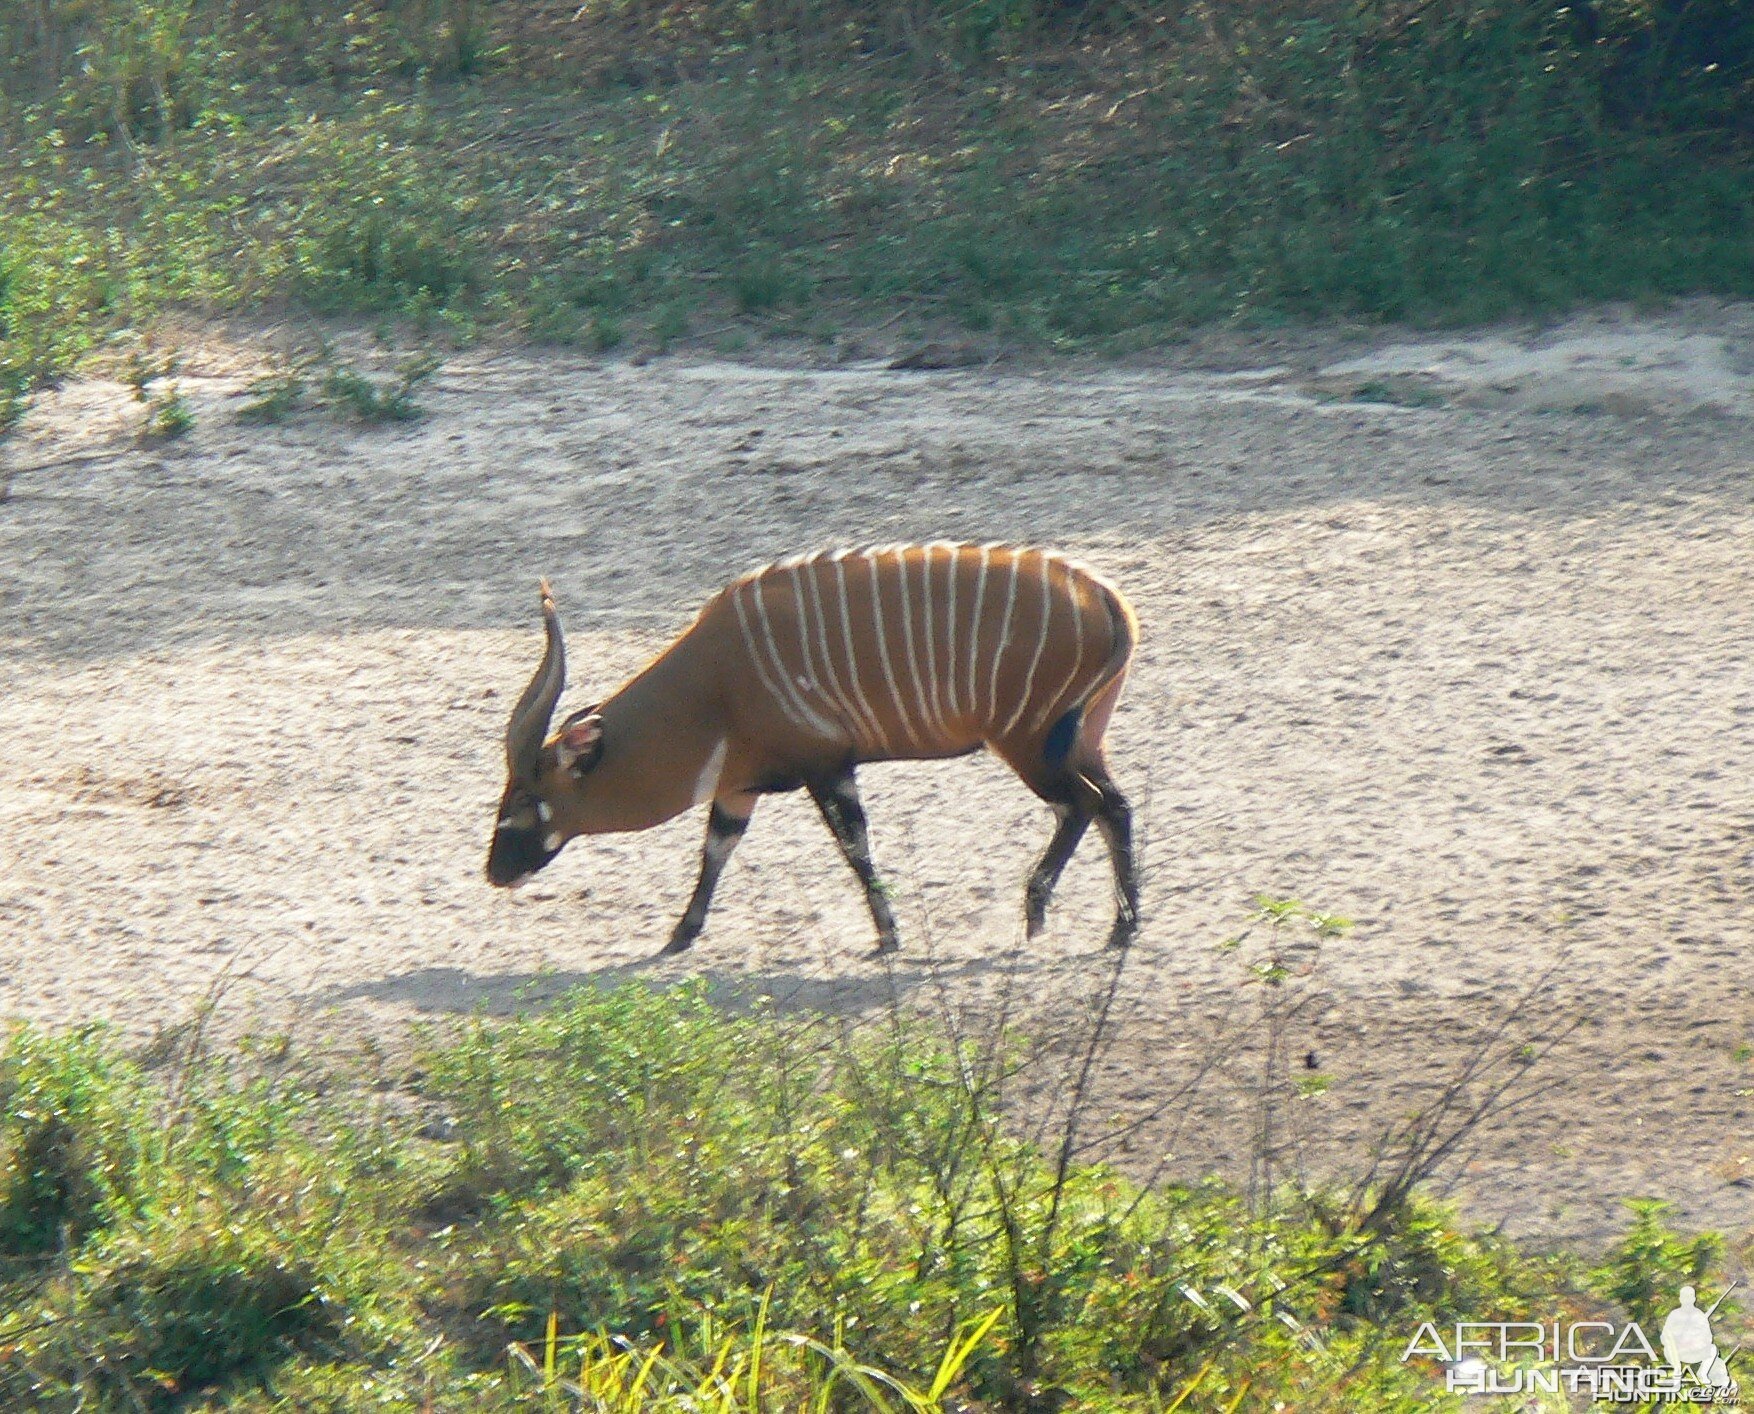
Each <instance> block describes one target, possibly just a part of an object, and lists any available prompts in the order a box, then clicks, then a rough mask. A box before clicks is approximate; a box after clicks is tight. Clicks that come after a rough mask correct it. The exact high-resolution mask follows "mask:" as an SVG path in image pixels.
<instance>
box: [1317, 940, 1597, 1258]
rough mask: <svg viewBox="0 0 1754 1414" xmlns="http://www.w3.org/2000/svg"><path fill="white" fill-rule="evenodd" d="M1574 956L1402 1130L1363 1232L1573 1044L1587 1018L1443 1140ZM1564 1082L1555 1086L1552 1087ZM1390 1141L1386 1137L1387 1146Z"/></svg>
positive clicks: (1540, 983) (1360, 1195)
mask: <svg viewBox="0 0 1754 1414" xmlns="http://www.w3.org/2000/svg"><path fill="white" fill-rule="evenodd" d="M1569 958H1570V955H1569V953H1562V954H1561V955H1560V956H1559V957H1558V958H1557V959H1556V960H1555V961H1554V962H1553V964H1552V965H1551V966H1550V967H1548V968H1547V969H1546V971H1544V972H1542V973H1541V974H1540V976H1538V977H1537V978H1536V979H1535V980H1534V982H1533V983H1531V984H1530V986H1529V987H1528V988H1527V989H1526V990H1525V991H1524V992H1523V994H1522V995H1521V996H1520V997H1519V998H1518V999H1517V1001H1516V1003H1515V1004H1514V1005H1513V1006H1512V1007H1511V1008H1510V1009H1509V1010H1508V1011H1507V1012H1506V1013H1505V1014H1504V1015H1503V1016H1502V1017H1501V1018H1500V1019H1499V1020H1498V1022H1497V1023H1496V1024H1494V1025H1493V1026H1492V1027H1491V1028H1489V1029H1488V1031H1487V1032H1486V1035H1485V1036H1484V1038H1483V1039H1482V1040H1481V1042H1480V1044H1479V1045H1478V1046H1477V1047H1476V1048H1475V1049H1474V1051H1473V1053H1472V1054H1471V1055H1470V1056H1469V1057H1468V1059H1467V1060H1466V1061H1465V1062H1464V1063H1463V1065H1462V1067H1461V1069H1460V1070H1459V1071H1458V1072H1457V1073H1456V1075H1455V1076H1454V1077H1453V1078H1452V1080H1451V1081H1450V1083H1449V1084H1448V1085H1447V1086H1446V1087H1445V1088H1444V1090H1443V1091H1442V1093H1441V1094H1440V1095H1439V1097H1438V1100H1437V1103H1436V1104H1435V1105H1433V1106H1432V1107H1431V1109H1429V1110H1427V1111H1426V1112H1424V1113H1423V1114H1421V1115H1418V1116H1416V1117H1415V1118H1414V1120H1413V1122H1412V1123H1411V1124H1410V1125H1409V1126H1407V1127H1406V1128H1405V1129H1403V1130H1402V1131H1401V1133H1402V1135H1403V1136H1404V1148H1403V1150H1402V1154H1401V1157H1400V1159H1399V1160H1398V1161H1397V1162H1396V1163H1395V1164H1394V1165H1393V1166H1392V1176H1391V1177H1390V1179H1389V1180H1388V1183H1387V1184H1386V1185H1385V1187H1384V1188H1383V1189H1382V1191H1381V1193H1380V1194H1379V1196H1378V1199H1377V1201H1376V1202H1375V1203H1374V1204H1373V1205H1372V1206H1371V1208H1370V1210H1369V1211H1368V1212H1367V1213H1365V1214H1364V1216H1363V1217H1362V1218H1361V1219H1360V1221H1359V1225H1360V1227H1361V1228H1374V1227H1375V1226H1378V1225H1380V1224H1381V1223H1383V1222H1385V1221H1386V1220H1387V1218H1388V1217H1389V1216H1390V1214H1391V1213H1392V1212H1393V1211H1394V1210H1395V1209H1396V1208H1397V1207H1398V1206H1399V1205H1400V1204H1401V1203H1403V1202H1404V1201H1405V1200H1406V1197H1407V1195H1408V1194H1409V1193H1410V1192H1411V1191H1412V1189H1413V1187H1414V1186H1415V1185H1416V1184H1418V1183H1420V1182H1422V1181H1423V1180H1424V1179H1426V1178H1428V1177H1430V1175H1431V1174H1432V1173H1433V1172H1434V1171H1435V1169H1436V1167H1437V1165H1438V1164H1439V1163H1441V1162H1442V1161H1443V1160H1444V1159H1445V1158H1446V1157H1448V1156H1449V1154H1451V1153H1452V1152H1454V1150H1455V1149H1456V1147H1457V1146H1458V1145H1459V1144H1461V1143H1462V1142H1463V1140H1465V1139H1466V1138H1467V1137H1468V1135H1470V1134H1471V1133H1472V1132H1473V1131H1474V1130H1475V1129H1476V1128H1478V1126H1479V1125H1480V1123H1481V1122H1482V1121H1483V1120H1484V1119H1485V1118H1486V1116H1487V1115H1488V1114H1489V1113H1490V1112H1491V1111H1492V1110H1493V1109H1495V1108H1497V1107H1498V1105H1499V1101H1500V1100H1502V1099H1503V1097H1504V1096H1505V1095H1506V1094H1508V1093H1509V1092H1510V1091H1511V1090H1512V1089H1513V1088H1514V1087H1515V1086H1516V1084H1517V1083H1518V1082H1519V1081H1521V1080H1522V1079H1524V1078H1526V1076H1527V1075H1528V1073H1529V1070H1530V1067H1531V1066H1532V1065H1534V1064H1535V1063H1538V1062H1539V1061H1540V1060H1543V1059H1545V1058H1546V1057H1547V1056H1548V1055H1550V1054H1552V1052H1553V1050H1554V1049H1555V1048H1557V1047H1558V1046H1559V1045H1560V1044H1561V1043H1562V1042H1564V1041H1565V1040H1566V1039H1568V1038H1569V1037H1570V1036H1571V1035H1572V1034H1573V1033H1574V1032H1575V1031H1577V1029H1578V1028H1579V1027H1580V1026H1582V1025H1583V1024H1584V1023H1585V1018H1584V1017H1581V1016H1579V1017H1575V1018H1573V1020H1572V1021H1571V1022H1570V1023H1569V1024H1568V1025H1566V1026H1565V1027H1564V1028H1563V1029H1562V1030H1561V1031H1560V1032H1559V1034H1558V1035H1557V1036H1555V1037H1553V1038H1552V1039H1551V1040H1550V1041H1549V1042H1548V1044H1547V1045H1546V1046H1545V1048H1544V1049H1541V1050H1538V1051H1536V1052H1535V1054H1534V1056H1533V1057H1531V1058H1530V1059H1529V1060H1528V1061H1527V1062H1524V1063H1521V1064H1520V1065H1519V1068H1518V1069H1516V1070H1514V1071H1513V1072H1512V1073H1511V1075H1510V1076H1509V1077H1508V1078H1507V1079H1505V1080H1503V1081H1502V1082H1500V1083H1498V1084H1497V1085H1495V1086H1494V1087H1493V1088H1491V1089H1490V1090H1489V1091H1488V1092H1487V1094H1486V1096H1485V1098H1484V1099H1482V1100H1481V1101H1480V1102H1479V1103H1478V1104H1476V1105H1474V1106H1473V1108H1472V1109H1471V1110H1468V1111H1467V1112H1465V1113H1463V1114H1462V1116H1461V1119H1460V1120H1459V1121H1458V1123H1457V1125H1456V1127H1455V1128H1454V1130H1452V1131H1451V1132H1450V1134H1449V1135H1448V1136H1447V1137H1440V1136H1441V1135H1442V1132H1443V1126H1444V1122H1445V1121H1446V1120H1447V1119H1448V1118H1449V1117H1450V1115H1451V1114H1453V1113H1455V1112H1457V1111H1458V1110H1459V1109H1461V1108H1462V1106H1463V1103H1464V1099H1465V1097H1466V1095H1467V1093H1468V1090H1469V1087H1470V1086H1471V1085H1472V1084H1473V1083H1474V1081H1475V1080H1477V1079H1483V1078H1484V1077H1485V1076H1486V1075H1489V1074H1491V1073H1492V1072H1493V1071H1494V1070H1496V1069H1497V1067H1498V1066H1499V1065H1500V1064H1501V1063H1502V1061H1503V1060H1504V1059H1505V1058H1504V1057H1501V1056H1500V1057H1494V1055H1493V1052H1494V1049H1495V1048H1496V1047H1497V1045H1498V1043H1499V1042H1500V1041H1501V1040H1502V1039H1503V1038H1504V1036H1505V1034H1506V1033H1507V1032H1508V1031H1509V1030H1510V1028H1511V1027H1512V1026H1513V1025H1515V1024H1516V1022H1517V1020H1518V1019H1519V1018H1520V1017H1521V1016H1523V1015H1524V1014H1525V1013H1526V1012H1527V1011H1528V1009H1529V1008H1530V1006H1531V1005H1532V1004H1533V1003H1534V1002H1535V1000H1536V999H1537V998H1538V997H1541V996H1543V995H1545V994H1546V993H1547V992H1548V991H1550V990H1551V986H1552V982H1553V979H1554V978H1555V977H1556V976H1557V975H1558V974H1559V973H1560V972H1561V970H1562V969H1563V968H1564V967H1565V966H1566V964H1567V962H1568V961H1569ZM1557 1083H1559V1082H1557V1081H1554V1082H1552V1084H1557ZM1550 1088H1551V1085H1547V1086H1542V1087H1540V1089H1539V1090H1538V1091H1536V1092H1534V1093H1544V1092H1545V1090H1547V1089H1550ZM1531 1098H1533V1095H1532V1094H1530V1095H1524V1096H1521V1097H1519V1098H1517V1099H1516V1101H1515V1102H1514V1103H1515V1104H1522V1103H1526V1101H1527V1100H1528V1099H1531ZM1388 1142H1389V1140H1388V1139H1387V1138H1386V1137H1385V1141H1384V1143H1385V1145H1386V1144H1387V1143H1388ZM1378 1167H1379V1166H1378V1164H1377V1163H1376V1162H1373V1163H1372V1165H1371V1167H1370V1169H1369V1170H1368V1171H1367V1172H1366V1174H1365V1176H1364V1177H1363V1178H1362V1179H1361V1180H1360V1182H1359V1184H1357V1185H1355V1186H1354V1189H1353V1197H1352V1200H1351V1201H1352V1205H1353V1206H1354V1208H1355V1209H1356V1208H1357V1207H1358V1206H1359V1205H1360V1204H1362V1202H1363V1200H1364V1194H1365V1191H1366V1190H1367V1188H1368V1186H1369V1184H1370V1183H1371V1182H1373V1181H1374V1179H1375V1177H1376V1174H1377V1172H1378Z"/></svg>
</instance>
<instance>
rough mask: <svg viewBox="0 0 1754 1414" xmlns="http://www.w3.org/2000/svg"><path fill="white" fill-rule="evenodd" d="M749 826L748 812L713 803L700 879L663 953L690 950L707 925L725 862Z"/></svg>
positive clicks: (708, 821)
mask: <svg viewBox="0 0 1754 1414" xmlns="http://www.w3.org/2000/svg"><path fill="white" fill-rule="evenodd" d="M748 828H749V817H748V816H747V815H733V814H731V812H730V811H728V810H726V809H725V808H724V807H723V806H721V805H720V804H719V803H718V802H717V801H714V802H713V808H712V811H711V813H709V814H708V815H707V819H706V844H705V846H703V847H702V849H701V852H700V882H699V883H697V884H696V885H695V886H694V897H693V898H691V899H689V900H688V908H687V911H686V912H684V913H683V915H682V921H681V922H679V923H678V924H677V925H676V930H675V931H674V932H673V933H671V934H670V941H669V942H667V943H665V944H664V950H663V952H662V953H660V954H659V955H660V956H662V957H669V956H671V955H673V954H675V953H679V952H687V951H688V950H689V948H691V947H693V946H694V940H695V939H696V938H698V937H699V936H700V930H701V929H702V928H703V927H705V926H706V911H707V909H708V908H709V907H710V906H711V904H712V901H713V889H714V888H715V887H717V885H718V882H719V875H720V874H721V873H723V872H724V868H725V861H726V860H728V859H729V858H730V857H731V851H732V850H734V849H736V848H737V841H738V840H740V839H742V838H743V832H744V831H745V830H747V829H748Z"/></svg>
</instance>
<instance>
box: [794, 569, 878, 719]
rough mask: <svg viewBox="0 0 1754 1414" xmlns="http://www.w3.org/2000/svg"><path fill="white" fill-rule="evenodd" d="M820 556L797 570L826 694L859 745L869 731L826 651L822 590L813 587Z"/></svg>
mask: <svg viewBox="0 0 1754 1414" xmlns="http://www.w3.org/2000/svg"><path fill="white" fill-rule="evenodd" d="M821 558H822V557H821V555H820V554H816V555H812V556H811V557H810V558H809V559H808V560H806V561H805V562H804V567H803V570H802V571H800V573H801V574H803V576H804V585H805V588H806V589H808V590H809V592H810V607H811V609H812V610H813V611H814V613H815V616H816V646H817V649H818V650H819V658H820V661H821V663H822V673H823V676H824V677H825V678H827V680H828V681H827V683H826V684H825V687H826V689H827V691H828V695H829V696H830V697H832V698H833V699H834V703H835V706H836V707H837V708H839V709H840V713H841V716H842V718H843V719H844V720H848V721H850V722H851V724H852V731H851V732H850V733H849V735H851V736H852V737H853V739H854V743H855V744H859V742H860V739H861V738H863V739H864V740H865V741H869V740H871V736H870V731H869V727H868V724H867V723H866V721H865V719H864V718H863V717H861V716H860V715H859V712H858V709H857V708H856V707H855V706H854V705H853V702H852V698H851V697H850V696H849V694H848V693H847V690H846V688H845V687H843V686H842V685H841V680H840V672H839V670H838V669H837V668H836V667H835V666H834V655H833V654H832V653H830V652H829V651H828V615H827V614H825V613H824V612H823V610H822V593H821V590H820V589H819V588H818V587H817V584H816V573H815V571H816V565H817V562H818V561H819V560H820V559H821ZM805 632H806V634H808V632H809V629H808V620H806V628H805Z"/></svg>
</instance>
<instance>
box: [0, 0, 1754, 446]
mask: <svg viewBox="0 0 1754 1414" xmlns="http://www.w3.org/2000/svg"><path fill="white" fill-rule="evenodd" d="M1751 113H1754V15H1751V13H1750V12H1749V11H1748V9H1747V7H1745V6H1743V5H1740V4H1739V3H1737V0H1691V2H1690V3H1685V4H1683V3H1679V2H1678V0H1594V2H1593V3H1583V4H1572V5H1567V6H1555V5H1552V4H1543V3H1534V2H1533V0H1468V3H1464V4H1456V5H1444V6H1431V5H1417V4H1412V3H1407V0H1366V3H1362V4H1355V3H1350V0H1347V3H1340V0H1288V2H1287V3H1280V4H1272V5H1241V4H1231V3H1217V2H1216V0H1214V3H1201V4H1191V5H1185V6H1174V7H1155V6H1140V5H1134V4H1127V3H1123V0H1072V3H1067V0H976V3H973V4H970V3H967V2H966V0H956V2H955V3H951V0H909V3H905V4H897V5H884V6H856V5H851V4H847V3H845V0H799V3H795V4H789V5H785V6H779V5H772V4H766V3H763V4H740V3H738V4H733V3H730V0H694V3H686V2H685V0H591V3H587V4H585V5H583V6H580V5H578V4H576V3H568V4H557V3H549V0H502V3H497V4H488V3H486V0H365V2H364V3H348V4H342V3H340V0H314V2H313V3H309V4H291V3H276V4H269V5H242V4H237V3H234V0H20V3H17V4H13V5H9V6H7V7H5V9H4V13H0V144H3V145H4V150H5V151H6V153H7V154H8V155H7V157H6V158H5V159H4V162H3V163H0V422H4V421H5V420H6V419H7V418H9V417H13V416H16V414H17V412H18V410H19V409H20V408H21V407H22V404H23V400H24V399H25V397H26V396H27V395H28V392H29V390H30V389H31V388H32V387H33V386H35V385H36V384H37V383H38V382H40V381H41V380H42V379H43V378H45V377H52V376H54V374H55V373H56V372H57V371H58V370H60V369H64V368H66V367H68V366H69V365H70V364H71V363H72V362H74V361H75V360H77V359H78V358H80V357H82V356H83V355H84V354H86V353H87V352H89V351H90V350H92V349H93V348H94V347H97V346H99V345H100V344H101V342H102V340H103V339H104V337H105V336H106V334H108V333H109V332H110V331H112V330H115V329H118V328H122V327H129V326H132V327H136V328H139V327H142V326H143V325H145V324H146V323H148V322H149V321H150V320H151V319H152V318H153V316H154V315H155V314H156V313H157V312H158V311H160V310H162V309H164V308H165V307H166V306H168V305H176V306H187V307H193V308H195V309H197V310H206V311H222V310H232V309H239V308H250V307H261V306H272V307H278V308H285V307H287V306H296V307H302V308H305V309H308V310H312V311H317V312H322V313H334V314H349V315H357V314H368V315H371V316H373V317H390V318H392V319H396V320H406V321H409V322H410V323H411V324H412V326H413V327H415V328H416V329H422V330H428V331H434V332H438V333H443V334H447V335H450V336H454V337H468V336H469V335H470V334H472V333H473V332H474V331H475V330H477V329H478V328H479V327H481V325H482V324H483V323H488V324H494V325H510V326H513V327H521V328H522V329H524V330H526V331H527V332H528V333H530V334H531V335H533V336H535V337H538V338H542V339H549V340H557V341H562V342H579V343H582V344H584V345H586V346H591V347H596V348H607V347H611V346H614V345H616V344H618V343H620V342H622V341H623V340H624V339H627V338H638V339H640V340H642V341H643V342H646V343H648V344H649V345H651V346H656V347H660V348H661V347H664V346H667V345H668V344H670V343H672V342H674V341H675V340H676V339H678V338H681V337H684V336H685V335H686V334H687V333H688V332H689V331H691V330H692V331H694V332H697V333H701V334H705V335H713V334H714V333H715V332H717V333H719V334H723V332H724V330H725V329H726V328H727V327H730V326H731V325H738V324H748V325H750V326H751V327H752V328H753V329H755V330H756V331H760V330H771V331H778V332H782V333H787V334H790V335H793V336H806V337H824V338H826V337H829V336H830V335H831V334H832V333H834V332H835V331H836V330H837V329H839V328H841V327H843V326H846V327H854V328H856V327H857V326H859V325H860V324H861V323H872V322H878V321H883V320H889V319H892V318H895V317H897V316H898V315H901V316H904V317H909V318H917V319H919V320H921V321H928V322H951V323H956V324H960V325H963V326H966V327H969V328H973V329H987V328H995V329H998V330H1000V331H1002V332H1003V333H1004V335H1005V336H1006V337H1008V338H1014V339H1020V340H1028V341H1036V342H1045V343H1047V344H1049V345H1052V346H1060V347H1071V346H1082V345H1091V344H1094V345H1098V346H1115V345H1120V346H1125V345H1128V344H1137V343H1140V342H1144V341H1150V340H1154V339H1161V338H1165V337H1172V336H1173V335H1174V333H1175V331H1176V330H1178V329H1180V328H1183V327H1185V326H1186V325H1187V324H1189V323H1191V322H1194V321H1200V320H1209V319H1215V318H1228V319H1248V320H1274V319H1283V318H1289V317H1307V316H1322V315H1331V314H1347V315H1354V316H1362V317H1367V318H1406V319H1420V320H1453V319H1484V318H1490V317H1494V316H1497V315H1500V314H1503V313H1506V312H1508V311H1514V310H1518V309H1534V308H1547V307H1553V306H1558V305H1563V304H1564V303H1566V302H1568V301H1572V300H1578V299H1587V298H1607V297H1645V296H1655V297H1660V296H1666V295H1674V294H1680V293H1686V292H1691V291H1719V292H1723V293H1726V294H1744V295H1745V294H1749V293H1751V292H1754V180H1751V176H1750V174H1751V172H1754V163H1751V162H1750V160H1749V158H1750V155H1751V152H1750V145H1751V142H1754V120H1751V119H1750V116H1749V115H1750V114H1751ZM727 321H729V325H728V324H727Z"/></svg>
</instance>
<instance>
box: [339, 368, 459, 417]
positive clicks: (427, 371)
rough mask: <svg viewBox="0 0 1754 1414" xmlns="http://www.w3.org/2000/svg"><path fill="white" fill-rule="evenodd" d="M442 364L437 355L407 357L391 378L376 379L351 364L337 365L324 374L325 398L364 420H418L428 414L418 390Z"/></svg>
mask: <svg viewBox="0 0 1754 1414" xmlns="http://www.w3.org/2000/svg"><path fill="white" fill-rule="evenodd" d="M441 363H442V360H440V359H438V358H436V357H434V356H431V355H419V356H417V357H414V358H410V359H407V360H405V361H404V362H403V364H402V366H401V368H400V369H399V370H398V371H397V373H396V376H395V377H394V378H392V379H388V380H378V379H373V378H370V377H367V376H366V375H365V374H363V373H361V372H360V371H359V370H358V369H356V368H353V367H351V366H349V365H347V364H337V365H335V366H334V367H332V368H330V369H329V371H328V372H327V373H325V374H324V375H323V382H322V393H323V397H324V399H325V401H327V402H328V403H329V404H330V406H332V407H336V408H340V409H343V410H345V411H347V412H349V413H351V414H352V415H353V416H354V417H356V418H358V419H359V420H360V421H361V422H415V421H418V420H419V419H420V418H421V417H423V416H424V415H425V409H424V408H422V407H421V406H420V404H419V403H418V402H416V401H415V398H414V395H415V392H416V391H417V390H418V389H419V387H420V385H421V384H422V383H424V382H426V380H427V379H429V378H431V377H432V375H433V374H434V373H436V372H437V371H438V370H439V368H440V366H441Z"/></svg>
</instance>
